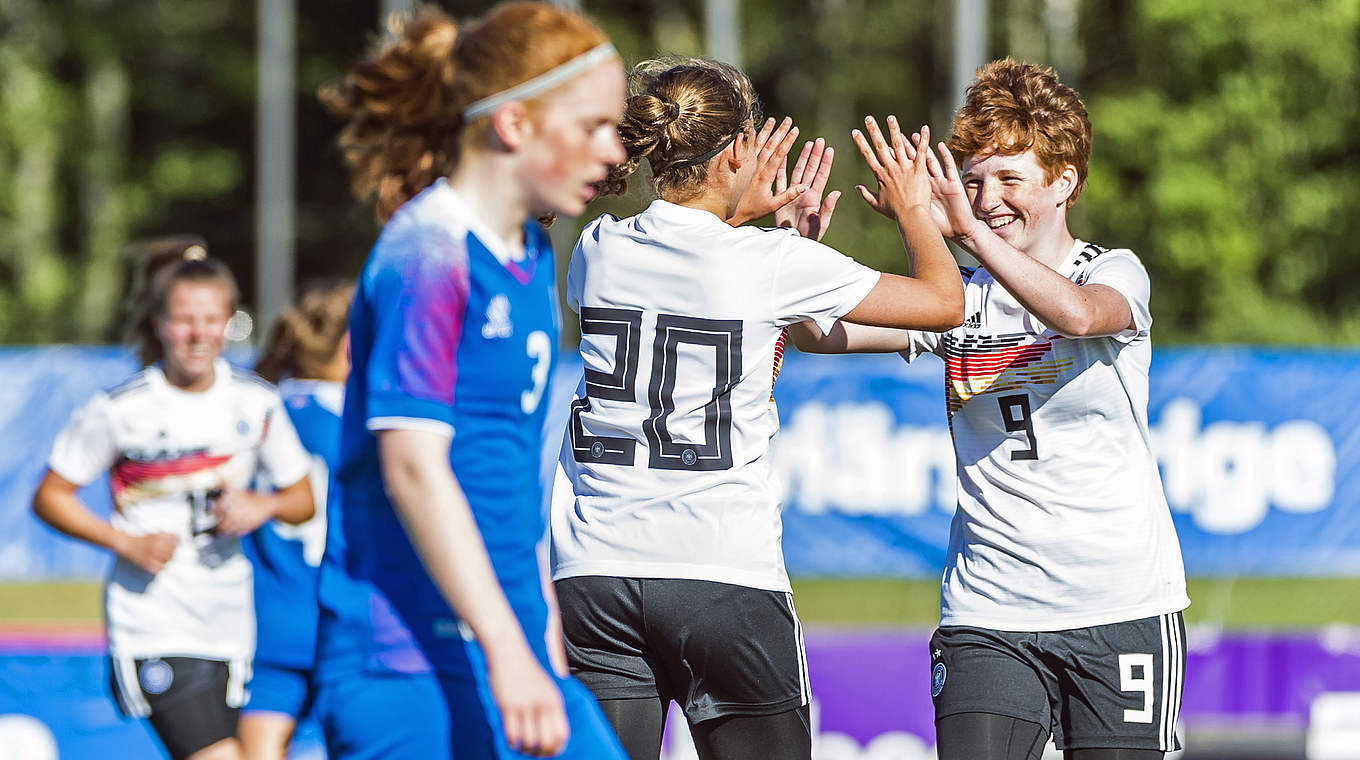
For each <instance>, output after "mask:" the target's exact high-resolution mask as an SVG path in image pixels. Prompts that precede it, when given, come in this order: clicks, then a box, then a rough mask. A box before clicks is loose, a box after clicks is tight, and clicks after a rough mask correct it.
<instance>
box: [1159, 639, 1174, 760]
mask: <svg viewBox="0 0 1360 760" xmlns="http://www.w3.org/2000/svg"><path fill="white" fill-rule="evenodd" d="M1170 618H1171V616H1170V615H1161V616H1160V617H1158V619H1157V623H1158V625H1159V626H1160V627H1161V633H1162V699H1161V711H1162V719H1161V721H1160V723H1159V724H1158V728H1159V731H1158V734H1157V749H1160V750H1162V751H1166V750H1168V749H1170V745H1168V744H1167V740H1166V737H1167V732H1168V730H1169V729H1168V726H1169V725H1170V724H1171V632H1170V630H1169V629H1168V627H1167V625H1168V623H1169V621H1170Z"/></svg>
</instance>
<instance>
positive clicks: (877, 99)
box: [0, 0, 1360, 344]
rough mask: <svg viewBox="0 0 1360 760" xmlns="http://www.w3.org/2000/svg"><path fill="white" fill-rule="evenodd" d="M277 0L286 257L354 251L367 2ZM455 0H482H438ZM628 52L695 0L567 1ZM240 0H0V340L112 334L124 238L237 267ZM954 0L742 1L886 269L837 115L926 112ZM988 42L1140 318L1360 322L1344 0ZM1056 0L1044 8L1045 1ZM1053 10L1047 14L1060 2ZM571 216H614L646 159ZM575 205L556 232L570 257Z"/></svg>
mask: <svg viewBox="0 0 1360 760" xmlns="http://www.w3.org/2000/svg"><path fill="white" fill-rule="evenodd" d="M297 3H298V34H299V41H298V50H299V54H298V76H297V83H298V84H297V87H298V92H297V97H298V126H297V135H298V154H297V162H298V167H297V168H298V184H297V188H298V196H299V197H298V207H297V209H298V218H297V230H298V241H297V256H298V261H297V264H298V277H297V279H298V281H299V282H301V281H304V280H306V279H307V278H309V277H312V276H317V275H322V274H341V275H352V274H354V273H355V272H356V271H357V269H358V267H359V265H360V263H361V262H362V260H363V257H364V255H365V253H366V251H367V249H368V247H369V246H370V245H371V243H372V241H373V239H374V236H375V235H376V231H377V226H376V224H375V222H374V219H373V215H372V211H371V209H369V208H367V207H364V206H363V205H361V204H358V203H356V202H354V201H353V200H352V198H351V197H350V195H349V192H348V187H347V180H346V175H345V171H344V168H343V167H342V166H341V165H340V161H339V156H338V152H337V151H336V150H335V148H334V144H333V142H334V136H335V134H336V132H337V131H338V128H339V125H338V124H337V123H336V122H335V121H334V119H332V118H331V117H329V116H328V115H327V114H325V113H324V112H323V111H322V109H321V107H320V105H319V104H318V103H317V101H316V98H315V96H314V93H315V91H316V88H317V87H318V86H319V85H321V84H322V83H324V82H328V81H332V80H334V79H336V78H337V77H339V76H341V75H342V73H343V71H344V68H345V66H346V65H347V64H348V63H349V62H350V61H352V60H353V59H354V58H355V57H357V56H358V55H359V54H361V53H362V52H363V50H364V49H365V47H366V46H367V45H369V44H370V43H371V42H372V41H373V40H374V39H375V38H376V36H377V34H378V23H377V22H378V13H379V8H380V5H381V3H380V1H379V0H366V1H365V2H353V3H336V2H333V1H332V0H297ZM440 4H441V5H443V6H444V7H445V8H447V9H448V10H450V11H451V12H452V13H453V14H455V15H456V16H458V17H466V16H470V15H474V14H477V13H480V12H481V11H483V10H485V9H486V8H487V7H489V6H490V5H492V4H493V2H492V1H491V0H481V1H478V2H473V1H470V0H445V1H444V2H441V3H440ZM582 4H583V5H584V7H585V9H586V10H587V12H589V13H591V14H592V15H593V16H595V17H596V18H597V19H598V20H599V21H600V22H601V24H602V25H603V26H604V28H605V29H606V31H608V32H609V34H610V35H611V37H612V38H613V39H614V40H615V43H616V45H617V46H618V47H619V49H620V51H621V52H622V54H623V56H624V58H625V60H626V61H627V62H629V63H632V62H636V61H638V60H641V59H643V58H649V57H653V56H655V55H658V54H664V53H681V54H702V53H703V52H704V51H703V45H704V33H703V32H704V30H703V3H702V2H701V0H676V1H675V2H667V3H661V2H655V1H654V0H652V1H649V0H586V2H584V3H582ZM254 6H255V4H254V3H183V2H175V0H120V1H119V2H111V1H110V0H0V78H3V79H2V81H4V82H5V85H6V86H5V88H4V90H3V91H0V341H3V342H9V343H19V342H43V341H101V340H109V339H114V338H116V337H117V335H118V333H119V325H118V321H117V316H118V313H119V302H120V301H121V299H122V298H123V294H124V291H125V289H126V287H127V282H128V279H129V278H128V274H129V272H128V270H129V266H128V263H127V262H126V261H124V260H123V259H122V258H121V257H120V255H119V251H120V250H121V249H122V248H123V246H124V245H125V244H126V243H127V242H128V241H129V240H131V239H134V238H138V237H143V236H148V235H155V234H163V233H173V232H196V233H199V234H202V235H204V236H205V237H206V238H207V239H208V241H209V243H210V246H211V248H212V251H213V253H214V254H215V255H217V256H220V257H221V258H223V259H224V260H226V261H227V262H228V263H229V264H230V265H231V266H232V268H233V269H234V270H235V271H236V273H237V275H238V277H239V279H240V280H241V283H242V286H243V288H244V290H245V294H244V295H245V299H246V302H247V303H250V301H251V298H252V293H251V285H252V282H253V274H254V267H253V260H252V256H253V241H254V225H253V203H252V194H253V177H252V176H251V175H252V173H253V171H254V169H253V166H254V164H253V153H254V144H255V138H254V129H255V126H254V125H255V119H254V114H255V100H254V97H255V76H256V72H255V64H254V49H255V29H254V24H255V19H254V12H255V9H254ZM951 9H952V0H930V1H929V2H905V0H806V2H802V3H797V4H793V3H787V2H782V1H781V0H742V3H741V12H742V17H741V22H742V30H741V37H742V39H743V41H744V43H745V48H744V51H743V65H744V67H745V69H746V70H747V71H748V72H749V73H750V75H751V77H752V80H753V81H754V82H755V84H756V88H757V90H758V91H759V92H760V93H761V95H762V97H763V99H764V106H765V112H766V113H767V114H769V115H773V116H783V115H786V114H787V115H791V116H793V117H794V119H795V121H796V122H797V123H798V124H799V126H800V127H801V129H802V133H803V137H804V138H807V139H810V138H812V137H815V136H818V135H821V136H824V137H826V138H827V140H828V142H829V143H830V144H831V145H832V146H833V147H835V149H836V152H837V160H836V167H835V171H834V172H833V175H832V186H833V187H834V188H838V189H840V190H842V191H843V192H844V193H845V195H844V197H843V199H842V201H841V206H840V208H839V210H838V211H837V214H836V220H835V222H834V224H833V225H832V227H831V230H830V232H829V234H828V235H827V238H826V242H827V243H829V244H830V245H832V246H834V247H836V248H838V249H840V250H843V251H845V252H846V253H848V254H850V255H852V256H855V257H856V258H859V259H860V260H862V261H864V262H865V263H868V264H870V265H871V266H875V267H878V268H882V269H887V270H890V271H902V269H903V267H904V265H905V257H904V256H903V255H902V252H901V249H900V243H899V242H898V239H897V234H896V232H895V230H894V228H893V225H892V224H891V223H890V222H888V221H887V220H886V219H883V218H881V217H878V216H876V215H875V214H873V213H872V212H871V211H869V210H868V209H867V208H866V207H865V206H864V204H863V203H862V202H861V201H860V200H859V199H858V198H857V197H856V195H857V193H856V192H855V190H854V185H855V184H856V183H857V182H866V181H869V179H870V176H869V173H868V171H867V170H866V169H865V168H864V167H863V164H862V161H861V160H860V158H859V156H858V154H857V151H856V150H855V148H854V145H853V143H852V142H851V141H850V139H849V131H850V130H851V129H852V128H854V127H857V126H860V125H861V123H862V122H861V119H862V118H863V116H864V115H866V114H874V115H877V116H880V117H882V116H884V115H886V114H888V113H894V114H896V115H897V116H898V117H899V118H901V119H902V121H903V123H904V124H906V125H911V126H915V125H918V124H921V123H929V124H931V125H932V127H933V128H934V132H935V134H936V136H937V137H940V138H943V137H945V136H947V131H948V126H949V122H950V116H951V112H950V109H952V107H953V105H954V103H955V102H956V101H957V99H958V96H959V93H954V92H951V91H950V90H951V85H950V84H949V80H950V72H949V71H948V69H947V67H948V61H949V56H950V51H949V45H950V39H951V31H950V24H951ZM990 10H991V11H992V12H991V15H990V17H989V19H990V23H991V26H990V28H989V33H988V40H989V45H990V47H991V52H992V53H993V54H994V55H996V56H1001V55H1005V54H1008V53H1009V54H1014V55H1016V56H1018V57H1023V58H1027V59H1030V60H1036V61H1040V62H1046V63H1053V64H1054V65H1056V66H1057V67H1058V69H1059V71H1060V73H1061V74H1062V75H1063V77H1064V79H1066V80H1068V81H1070V82H1071V83H1073V84H1075V85H1076V86H1077V87H1078V89H1080V90H1081V92H1082V93H1083V95H1084V96H1085V97H1086V99H1087V102H1088V104H1089V105H1090V107H1091V115H1092V121H1093V122H1094V125H1095V132H1096V141H1095V152H1094V156H1093V160H1092V166H1091V178H1090V183H1089V186H1088V189H1087V191H1086V194H1085V195H1084V196H1083V198H1082V200H1081V202H1080V203H1079V204H1078V205H1077V207H1076V210H1075V219H1074V230H1075V231H1076V232H1077V233H1078V234H1080V235H1082V236H1083V237H1086V238H1089V239H1092V240H1095V241H1098V242H1101V243H1103V244H1107V245H1120V246H1127V247H1130V248H1133V249H1134V250H1135V251H1137V252H1138V253H1139V254H1140V256H1141V257H1142V258H1143V260H1144V262H1145V263H1146V264H1147V266H1148V268H1149V270H1150V272H1151V274H1152V277H1153V282H1154V287H1155V290H1154V298H1153V310H1154V314H1155V316H1156V318H1157V320H1158V338H1159V343H1162V344H1165V343H1167V342H1189V341H1213V342H1256V343H1262V342H1265V343H1277V342H1291V343H1292V342H1298V343H1322V344H1328V343H1331V344H1336V343H1355V342H1357V341H1360V290H1356V289H1355V288H1352V287H1349V285H1348V284H1349V283H1350V282H1351V281H1352V280H1353V279H1354V278H1355V276H1356V275H1357V274H1360V272H1357V269H1360V258H1357V257H1355V256H1353V255H1351V249H1352V248H1353V247H1354V246H1355V243H1354V242H1353V241H1355V240H1356V239H1357V237H1358V236H1360V229H1357V228H1358V227H1360V215H1357V214H1354V213H1350V209H1351V208H1354V207H1356V206H1357V202H1360V166H1357V163H1358V162H1360V129H1358V127H1360V102H1357V100H1356V98H1355V97H1354V93H1355V92H1357V90H1360V87H1357V85H1360V81H1357V80H1358V79H1360V44H1357V41H1358V40H1360V0H1315V2H1310V3H1304V4H1278V3H1270V2H1267V1H1266V0H1117V1H1116V2H1104V1H1103V0H991V3H990ZM1064 14H1065V15H1064ZM1070 18H1075V19H1076V25H1075V26H1072V25H1071V24H1067V25H1064V23H1065V22H1063V19H1070ZM633 184H634V187H633V190H632V191H631V192H630V193H629V195H628V196H626V197H624V198H614V199H604V200H602V201H601V202H599V203H597V204H595V205H594V207H593V208H592V209H591V210H590V212H589V214H588V216H594V215H595V214H597V213H601V212H604V211H609V212H613V213H621V214H628V213H634V212H636V211H637V210H640V209H641V208H642V207H643V206H644V205H645V203H646V201H647V193H646V188H645V185H646V182H645V179H644V178H639V181H637V182H635V183H633ZM583 223H584V220H582V219H577V220H571V219H566V220H563V221H562V222H561V223H560V224H559V225H558V228H557V229H556V230H555V231H554V237H555V239H557V240H558V242H559V247H560V248H562V249H563V250H561V253H560V258H562V259H563V260H565V259H566V257H567V250H565V249H566V247H567V246H569V245H570V243H571V242H572V241H573V240H574V238H575V234H576V233H577V231H579V229H580V226H581V225H582V224H583Z"/></svg>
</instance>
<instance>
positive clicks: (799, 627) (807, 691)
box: [784, 592, 812, 705]
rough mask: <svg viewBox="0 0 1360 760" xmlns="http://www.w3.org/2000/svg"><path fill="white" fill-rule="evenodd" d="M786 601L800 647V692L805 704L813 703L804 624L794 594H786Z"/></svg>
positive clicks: (794, 633)
mask: <svg viewBox="0 0 1360 760" xmlns="http://www.w3.org/2000/svg"><path fill="white" fill-rule="evenodd" d="M784 599H785V600H786V601H787V602H788V605H789V614H790V615H792V616H793V635H794V638H795V639H796V640H797V645H798V691H799V692H800V693H801V694H802V695H803V704H804V705H807V704H811V702H812V684H811V682H810V680H809V679H808V666H807V647H806V646H804V644H803V623H802V621H801V620H799V619H798V612H797V611H796V610H794V608H793V594H790V593H787V592H785V594H784Z"/></svg>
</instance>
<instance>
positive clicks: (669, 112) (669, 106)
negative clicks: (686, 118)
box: [661, 100, 680, 124]
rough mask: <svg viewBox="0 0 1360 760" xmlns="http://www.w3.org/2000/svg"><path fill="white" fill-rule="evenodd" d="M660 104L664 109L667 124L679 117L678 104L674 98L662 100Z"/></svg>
mask: <svg viewBox="0 0 1360 760" xmlns="http://www.w3.org/2000/svg"><path fill="white" fill-rule="evenodd" d="M661 106H662V107H663V108H664V109H665V110H666V123H667V124H669V123H671V122H673V121H675V120H676V119H678V118H680V104H679V103H676V102H675V101H674V100H664V101H662V102H661Z"/></svg>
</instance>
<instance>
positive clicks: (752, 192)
mask: <svg viewBox="0 0 1360 760" xmlns="http://www.w3.org/2000/svg"><path fill="white" fill-rule="evenodd" d="M797 139H798V127H795V126H793V119H790V118H788V117H787V116H786V117H784V120H783V121H781V122H779V125H778V126H775V121H774V119H766V120H765V124H764V125H763V126H762V127H761V128H760V131H759V132H757V133H756V138H755V144H754V146H753V147H754V149H755V162H756V170H755V173H754V174H753V175H752V176H751V183H750V184H748V185H747V186H746V189H745V190H743V191H742V194H741V197H740V198H739V199H738V200H737V207H736V210H735V211H733V212H732V216H731V217H729V218H728V219H727V223H728V224H730V225H732V226H733V227H736V226H738V225H741V224H745V223H747V222H749V221H752V220H754V219H759V218H761V217H762V216H765V215H767V214H771V213H773V212H774V211H775V210H777V209H779V208H782V207H784V206H785V205H787V204H788V203H789V201H791V200H793V199H794V198H797V197H798V195H799V194H800V193H802V192H803V190H804V189H805V186H803V185H797V184H795V185H794V186H793V187H789V188H784V189H782V190H780V191H778V192H776V191H774V190H773V187H774V183H775V178H776V177H777V176H779V174H780V172H782V171H783V169H784V162H785V160H786V159H787V158H788V156H789V150H791V149H792V148H793V143H794V142H795V141H796V140H797Z"/></svg>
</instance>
